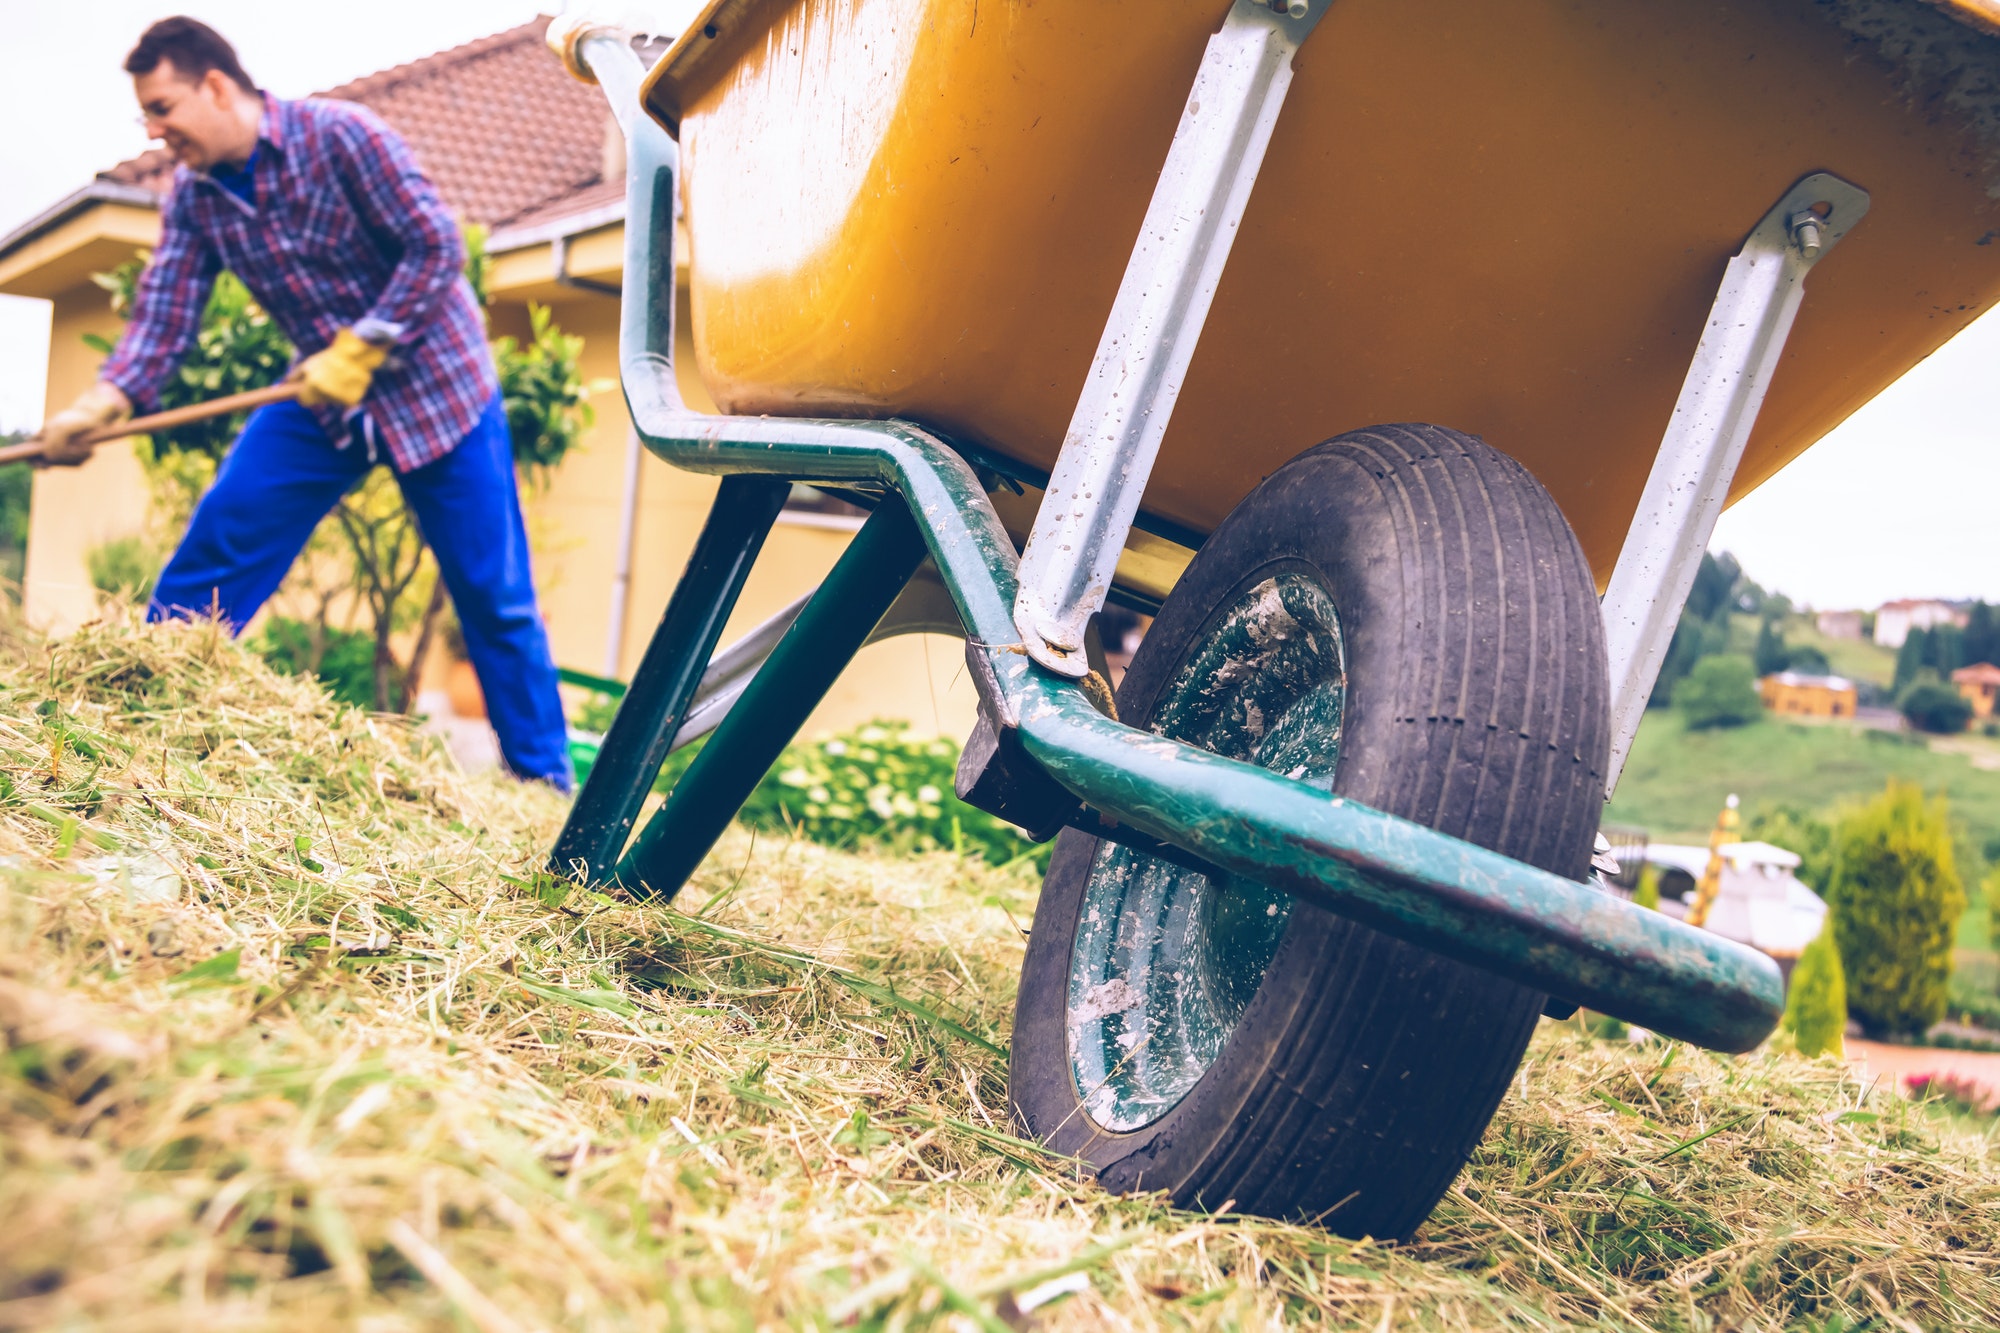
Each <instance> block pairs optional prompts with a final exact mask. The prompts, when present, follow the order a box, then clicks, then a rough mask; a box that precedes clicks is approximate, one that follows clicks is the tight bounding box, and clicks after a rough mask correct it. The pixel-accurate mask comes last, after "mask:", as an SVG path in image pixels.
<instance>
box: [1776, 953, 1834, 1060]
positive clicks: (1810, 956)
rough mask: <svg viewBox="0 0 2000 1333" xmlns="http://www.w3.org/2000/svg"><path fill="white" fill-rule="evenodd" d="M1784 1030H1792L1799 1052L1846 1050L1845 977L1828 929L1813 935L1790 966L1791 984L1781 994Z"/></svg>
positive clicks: (1823, 1052)
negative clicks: (1792, 966)
mask: <svg viewBox="0 0 2000 1333" xmlns="http://www.w3.org/2000/svg"><path fill="white" fill-rule="evenodd" d="M1785 1031H1787V1032H1789V1033H1791V1034H1792V1040H1793V1042H1794V1043H1796V1044H1797V1046H1798V1048H1799V1054H1800V1055H1827V1054H1831V1055H1844V1054H1846V1050H1845V1046H1844V1043H1843V1041H1842V1036H1843V1034H1844V1033H1845V1032H1846V1031H1847V977H1846V974H1845V973H1843V972H1842V971H1841V967H1840V949H1839V948H1838V946H1836V945H1835V944H1834V941H1833V931H1832V930H1830V929H1827V930H1821V931H1820V933H1819V934H1818V935H1817V936H1815V937H1814V939H1813V942H1812V943H1811V944H1808V945H1807V946H1806V949H1805V952H1804V953H1802V954H1800V955H1799V965H1798V966H1797V967H1795V968H1793V969H1792V988H1791V990H1789V991H1788V992H1786V994H1785Z"/></svg>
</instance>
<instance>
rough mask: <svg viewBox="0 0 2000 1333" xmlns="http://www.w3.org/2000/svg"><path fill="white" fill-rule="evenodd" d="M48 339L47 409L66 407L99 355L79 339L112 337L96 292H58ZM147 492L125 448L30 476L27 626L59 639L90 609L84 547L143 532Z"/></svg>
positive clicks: (113, 322)
mask: <svg viewBox="0 0 2000 1333" xmlns="http://www.w3.org/2000/svg"><path fill="white" fill-rule="evenodd" d="M53 304H54V306H55V310H54V318H53V320H52V322H51V327H50V337H49V376H48V405H49V407H50V409H51V410H54V409H57V408H60V407H63V406H65V405H67V404H68V403H69V402H70V400H71V399H73V398H75V397H76V395H78V394H80V393H82V392H83V391H84V390H85V389H87V388H89V387H90V385H91V383H92V382H93V381H94V380H95V379H96V377H97V368H98V365H99V364H100V363H101V362H102V361H103V357H102V356H101V355H99V354H98V353H97V352H94V351H92V350H91V349H90V348H88V347H86V346H85V345H84V342H83V335H84V334H86V333H97V334H102V335H104V336H106V337H114V338H115V337H116V336H117V334H118V328H119V320H118V318H117V316H115V315H113V314H112V313H111V309H110V306H109V305H108V304H107V302H106V301H105V299H104V293H103V292H102V291H99V290H98V289H97V288H96V287H95V286H91V285H89V284H88V282H87V281H86V284H85V285H84V286H83V287H81V288H76V287H72V288H69V289H67V290H65V291H63V292H60V293H58V294H57V295H56V296H55V297H54V300H53ZM147 505H148V492H147V487H146V475H145V472H144V471H143V470H142V469H141V468H140V466H139V460H138V459H137V458H136V457H134V456H133V453H132V442H131V441H130V440H120V441H117V442H115V443H111V444H107V445H104V446H103V447H101V448H100V449H98V450H97V452H96V453H95V454H93V455H92V456H91V459H90V461H89V462H88V463H85V464H84V465H83V466H81V467H75V468H45V469H43V470H42V471H40V472H37V473H36V474H35V481H34V492H33V500H32V504H31V507H30V509H29V512H28V553H27V564H26V567H25V570H24V572H23V575H22V579H21V583H22V608H23V611H24V613H25V614H26V617H27V620H28V623H29V624H30V625H31V626H34V627H35V628H37V629H42V630H47V631H48V632H50V633H53V634H66V633H68V632H69V631H71V630H73V629H75V628H76V627H77V626H78V625H81V624H82V623H83V622H85V621H86V620H89V619H90V618H91V617H92V616H93V615H95V614H96V611H97V594H96V592H95V590H94V589H93V588H92V587H91V583H90V572H89V569H88V566H87V563H86V562H87V557H88V554H89V552H90V549H91V548H92V547H94V546H97V545H99V544H101V543H103V542H107V541H111V540H113V539H114V538H118V537H129V536H135V535H138V534H140V533H142V532H144V530H145V528H146V515H147Z"/></svg>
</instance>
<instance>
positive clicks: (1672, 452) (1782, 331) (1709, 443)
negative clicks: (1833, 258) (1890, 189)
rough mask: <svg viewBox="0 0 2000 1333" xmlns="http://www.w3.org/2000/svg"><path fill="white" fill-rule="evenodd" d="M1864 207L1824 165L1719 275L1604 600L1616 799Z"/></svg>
mask: <svg viewBox="0 0 2000 1333" xmlns="http://www.w3.org/2000/svg"><path fill="white" fill-rule="evenodd" d="M1867 212H1868V192H1867V191H1865V190H1863V189H1861V188H1860V187H1858V186H1855V185H1850V184H1848V183H1847V182H1846V181H1844V180H1841V179H1840V178H1839V177H1838V176H1831V175H1828V174H1826V173H1825V172H1817V173H1815V174H1813V175H1811V176H1807V177H1806V178H1805V179H1804V180H1802V181H1800V182H1799V183H1798V184H1797V185H1794V186H1793V187H1792V188H1791V189H1790V190H1788V191H1786V192H1785V197H1784V198H1782V199H1780V200H1779V201H1778V203H1777V205H1776V206H1775V207H1773V208H1772V209H1771V211H1770V212H1768V213H1766V214H1765V215H1764V217H1763V220H1762V221H1760V222H1759V223H1758V224H1757V226H1756V229H1755V230H1753V231H1752V232H1751V233H1750V238H1749V239H1748V240H1746V241H1744V242H1743V248H1742V249H1741V250H1739V251H1738V252H1737V253H1736V257H1735V258H1733V259H1731V260H1730V261H1729V266H1728V268H1726V269H1724V270H1723V274H1722V288H1721V290H1720V291H1718V292H1717V293H1716V295H1715V305H1714V307H1713V308H1712V309H1711V310H1710V311H1709V314H1708V324H1707V326H1706V327H1705V328H1704V329H1703V330H1702V335H1701V342H1700V344H1699V345H1697V346H1696V348H1695V351H1694V361H1693V363H1692V364H1690V365H1689V366H1688V373H1687V379H1686V380H1685V381H1684V382H1683V383H1682V385H1681V396H1680V399H1679V401H1677V402H1676V403H1675V404H1674V415H1673V418H1672V420H1671V421H1669V423H1668V425H1667V433H1666V438H1664V439H1662V440H1661V441H1660V452H1659V455H1658V456H1657V457H1656V458H1655V459H1654V460H1653V471H1652V474H1651V475H1650V476H1648V477H1647V478H1646V489H1645V492H1644V493H1643V494H1642V495H1641V496H1640V497H1639V508H1638V511H1637V512H1636V513H1635V514H1634V515H1633V517H1632V526H1631V528H1630V530H1629V531H1627V532H1626V534H1625V545H1624V547H1623V548H1621V549H1620V551H1619V552H1618V564H1617V566H1616V567H1615V568H1614V569H1613V570H1612V573H1611V586H1610V587H1609V588H1607V589H1606V590H1605V593H1604V601H1603V607H1602V609H1603V613H1604V636H1605V644H1606V647H1607V648H1608V649H1609V651H1610V657H1611V766H1610V768H1609V770H1608V771H1607V772H1606V775H1605V784H1604V794H1605V797H1606V799H1609V797H1610V795H1611V793H1612V791H1613V790H1615V789H1616V788H1617V786H1618V774H1619V772H1620V771H1621V770H1622V769H1623V768H1624V767H1625V756H1626V753H1627V752H1628V751H1629V750H1630V749H1631V748H1632V737H1633V736H1634V735H1635V734H1636V733H1637V732H1638V730H1639V719H1640V717H1641V716H1642V715H1644V713H1645V711H1646V700H1647V697H1648V696H1649V695H1651V694H1652V692H1653V682H1654V681H1655V680H1657V679H1658V678H1659V674H1660V664H1661V662H1663V661H1664V660H1665V658H1666V654H1667V645H1668V644H1669V643H1670V642H1671V641H1672V640H1673V637H1674V626H1675V625H1676V624H1678V623H1679V621H1680V615H1681V607H1682V606H1683V605H1684V604H1685V603H1686V602H1687V596H1688V591H1689V589H1691V588H1692V587H1693V586H1694V576H1695V573H1696V571H1697V570H1699V569H1700V567H1701V556H1702V552H1704V551H1706V550H1707V549H1708V539H1709V537H1710V536H1711V535H1712V534H1713V533H1714V531H1715V520H1716V519H1717V518H1719V517H1721V515H1722V503H1723V501H1724V500H1725V499H1727V498H1728V495H1729V486H1730V483H1731V482H1732V481H1733V480H1735V477H1736V466H1737V464H1738V463H1740V462H1741V461H1742V459H1743V446H1744V445H1745V444H1747V443H1749V440H1750V431H1751V429H1752V428H1753V427H1754V426H1756V424H1757V409H1758V408H1760V407H1761V406H1763V403H1764V391H1765V390H1766V389H1767V388H1769V387H1770V383H1771V375H1772V373H1773V372H1775V371H1776V370H1777V368H1778V359H1779V358H1780V357H1781V356H1782V355H1783V354H1784V350H1785V338H1786V336H1787V335H1788V334H1789V333H1790V332H1791V331H1792V320H1793V319H1794V318H1795V317H1796V316H1797V315H1798V313H1799V303H1800V302H1801V301H1802V300H1803V299H1804V298H1805V280H1806V274H1807V273H1808V272H1810V271H1811V269H1812V266H1813V265H1814V264H1816V263H1818V262H1819V261H1820V260H1822V259H1824V258H1825V257H1826V254H1827V252H1828V251H1829V250H1831V249H1833V247H1834V245H1835V244H1837V243H1838V242H1839V240H1840V238H1841V237H1843V236H1845V235H1846V234H1847V233H1848V231H1849V230H1851V229H1852V228H1853V226H1854V224H1855V223H1857V222H1859V221H1861V219H1862V216H1863V215H1864V214H1866V213H1867Z"/></svg>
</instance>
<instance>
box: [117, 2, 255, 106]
mask: <svg viewBox="0 0 2000 1333" xmlns="http://www.w3.org/2000/svg"><path fill="white" fill-rule="evenodd" d="M162 60H166V61H170V62H172V64H173V67H174V69H175V70H176V71H178V72H179V74H180V75H181V77H182V78H185V79H187V80H189V81H190V82H199V81H200V79H201V78H202V76H203V75H205V74H207V73H208V72H209V71H210V70H212V69H219V70H221V71H222V73H223V74H224V76H226V77H227V78H228V79H229V80H230V81H231V82H232V83H234V84H235V85H236V86H237V87H239V88H241V89H242V90H243V91H244V92H246V93H254V92H256V91H257V85H256V84H255V83H252V82H251V81H250V76H249V75H248V74H245V73H244V72H243V62H242V61H240V60H238V59H237V58H236V48H235V47H233V46H231V45H230V44H229V42H228V41H227V40H226V39H225V38H224V37H223V35H222V34H221V33H219V32H217V31H216V30H215V29H213V28H211V27H209V26H208V25H207V24H206V23H203V22H202V21H201V20H200V19H191V18H188V17H186V16H185V15H176V16H174V17H173V18H170V19H161V20H160V21H159V22H158V23H155V24H154V25H153V26H152V27H150V28H148V29H146V31H145V34H144V35H143V36H141V37H140V38H139V44H138V45H137V46H135V47H133V48H132V54H130V55H128V56H126V57H125V72H126V73H127V74H151V73H152V72H153V71H154V70H155V69H158V68H159V65H160V62H161V61H162Z"/></svg>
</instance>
